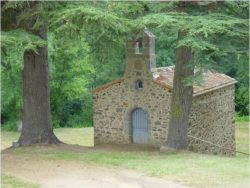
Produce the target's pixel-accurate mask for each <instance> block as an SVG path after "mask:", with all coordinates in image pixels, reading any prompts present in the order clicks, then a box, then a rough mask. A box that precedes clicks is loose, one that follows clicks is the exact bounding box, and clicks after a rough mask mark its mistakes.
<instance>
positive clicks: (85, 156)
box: [2, 122, 249, 188]
mask: <svg viewBox="0 0 250 188" xmlns="http://www.w3.org/2000/svg"><path fill="white" fill-rule="evenodd" d="M55 133H56V135H57V136H58V137H59V138H60V139H61V140H62V141H64V142H66V143H70V144H80V145H84V146H92V145H93V129H92V128H75V129H69V128H66V129H56V130H55ZM17 138H18V133H10V132H2V149H3V148H4V147H7V146H8V145H10V143H11V142H12V141H13V140H15V139H17ZM236 146H237V150H239V151H243V152H247V153H249V147H248V146H249V142H248V123H247V122H241V123H237V126H236ZM34 150H36V148H32V149H30V148H25V149H18V150H17V154H27V155H34V153H35V154H36V155H40V157H43V158H47V159H48V160H51V159H53V160H71V161H78V162H81V163H91V164H97V165H104V166H110V165H111V166H115V167H117V168H128V169H136V170H139V171H143V172H145V173H147V174H148V175H152V176H165V177H167V178H168V179H170V180H174V181H182V182H184V183H185V184H186V185H191V186H194V187H202V188H208V187H209V188H210V187H213V188H218V187H227V188H229V187H232V188H237V187H238V188H243V187H248V186H249V184H248V183H249V180H248V178H249V171H248V166H249V157H248V156H245V155H242V154H237V155H236V157H223V156H213V155H200V154H195V153H190V152H180V153H172V154H161V153H159V152H118V151H112V152H110V151H98V150H95V151H93V152H72V151H66V150H65V151H58V150H57V151H54V150H49V152H48V150H46V152H45V151H44V152H43V151H42V152H41V150H40V149H39V151H38V152H35V151H34Z"/></svg>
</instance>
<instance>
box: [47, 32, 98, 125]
mask: <svg viewBox="0 0 250 188" xmlns="http://www.w3.org/2000/svg"><path fill="white" fill-rule="evenodd" d="M49 52H50V53H49V68H50V69H49V70H50V86H51V106H52V118H53V125H54V127H58V126H61V127H65V126H67V127H75V126H76V127H78V126H80V125H82V126H83V125H85V126H86V125H88V126H91V125H92V123H91V122H92V120H90V118H89V116H88V117H87V118H86V117H84V116H83V115H84V113H85V114H88V113H89V111H90V109H91V108H89V105H90V104H91V101H89V97H88V96H90V94H89V91H88V87H89V84H90V79H91V76H92V75H93V74H94V72H95V69H94V67H93V66H92V64H91V63H92V58H91V56H90V48H89V45H88V44H87V43H86V41H85V39H84V38H81V37H79V38H78V40H73V41H72V40H70V39H68V38H66V37H63V36H62V35H54V34H53V33H50V34H49ZM85 104H87V105H86V107H88V108H85ZM86 111H88V112H86ZM86 116H87V115H86ZM86 121H87V122H88V123H85V122H86Z"/></svg>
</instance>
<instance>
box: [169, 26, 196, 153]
mask: <svg viewBox="0 0 250 188" xmlns="http://www.w3.org/2000/svg"><path fill="white" fill-rule="evenodd" d="M184 36H185V32H184V31H179V33H178V40H180V39H182V38H183V37H184ZM191 58H192V50H191V48H189V47H185V46H182V47H178V48H177V51H176V65H175V72H174V82H173V92H172V101H171V112H170V124H169V129H168V138H167V143H166V145H167V146H168V147H171V148H175V149H184V148H186V146H187V131H188V123H189V113H190V109H191V104H192V96H193V86H192V85H189V86H187V85H186V84H185V83H184V79H185V78H187V77H188V76H192V75H193V74H194V68H193V66H188V65H189V63H190V60H191Z"/></svg>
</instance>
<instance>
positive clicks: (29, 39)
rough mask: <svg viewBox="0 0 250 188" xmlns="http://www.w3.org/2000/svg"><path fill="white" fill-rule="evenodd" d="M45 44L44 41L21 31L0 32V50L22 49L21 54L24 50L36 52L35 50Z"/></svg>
mask: <svg viewBox="0 0 250 188" xmlns="http://www.w3.org/2000/svg"><path fill="white" fill-rule="evenodd" d="M46 44H47V43H46V41H44V40H42V39H41V38H40V37H38V36H36V35H33V34H31V33H28V32H27V31H24V30H22V29H16V30H11V31H2V32H1V45H2V49H5V48H8V47H11V48H13V47H15V48H18V49H22V50H23V52H24V51H25V50H32V51H35V52H37V48H39V47H43V46H45V45H46Z"/></svg>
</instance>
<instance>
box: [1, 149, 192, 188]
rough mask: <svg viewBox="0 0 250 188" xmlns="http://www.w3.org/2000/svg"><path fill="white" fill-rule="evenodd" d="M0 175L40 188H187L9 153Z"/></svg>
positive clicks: (110, 170)
mask: <svg viewBox="0 0 250 188" xmlns="http://www.w3.org/2000/svg"><path fill="white" fill-rule="evenodd" d="M2 173H4V174H9V175H13V176H15V177H17V178H20V179H23V180H25V181H28V182H32V183H36V184H40V185H41V187H42V188H168V187H169V188H187V187H186V186H184V185H182V184H180V183H177V182H171V181H167V180H165V179H161V178H155V177H149V176H145V175H143V174H142V173H140V172H137V171H133V170H123V169H122V170H121V169H115V168H112V167H99V166H95V165H87V164H82V163H77V162H74V161H60V160H55V161H54V160H53V161H52V160H45V159H40V158H38V159H36V158H34V156H33V158H31V157H29V156H22V155H13V154H11V153H3V154H2Z"/></svg>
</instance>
